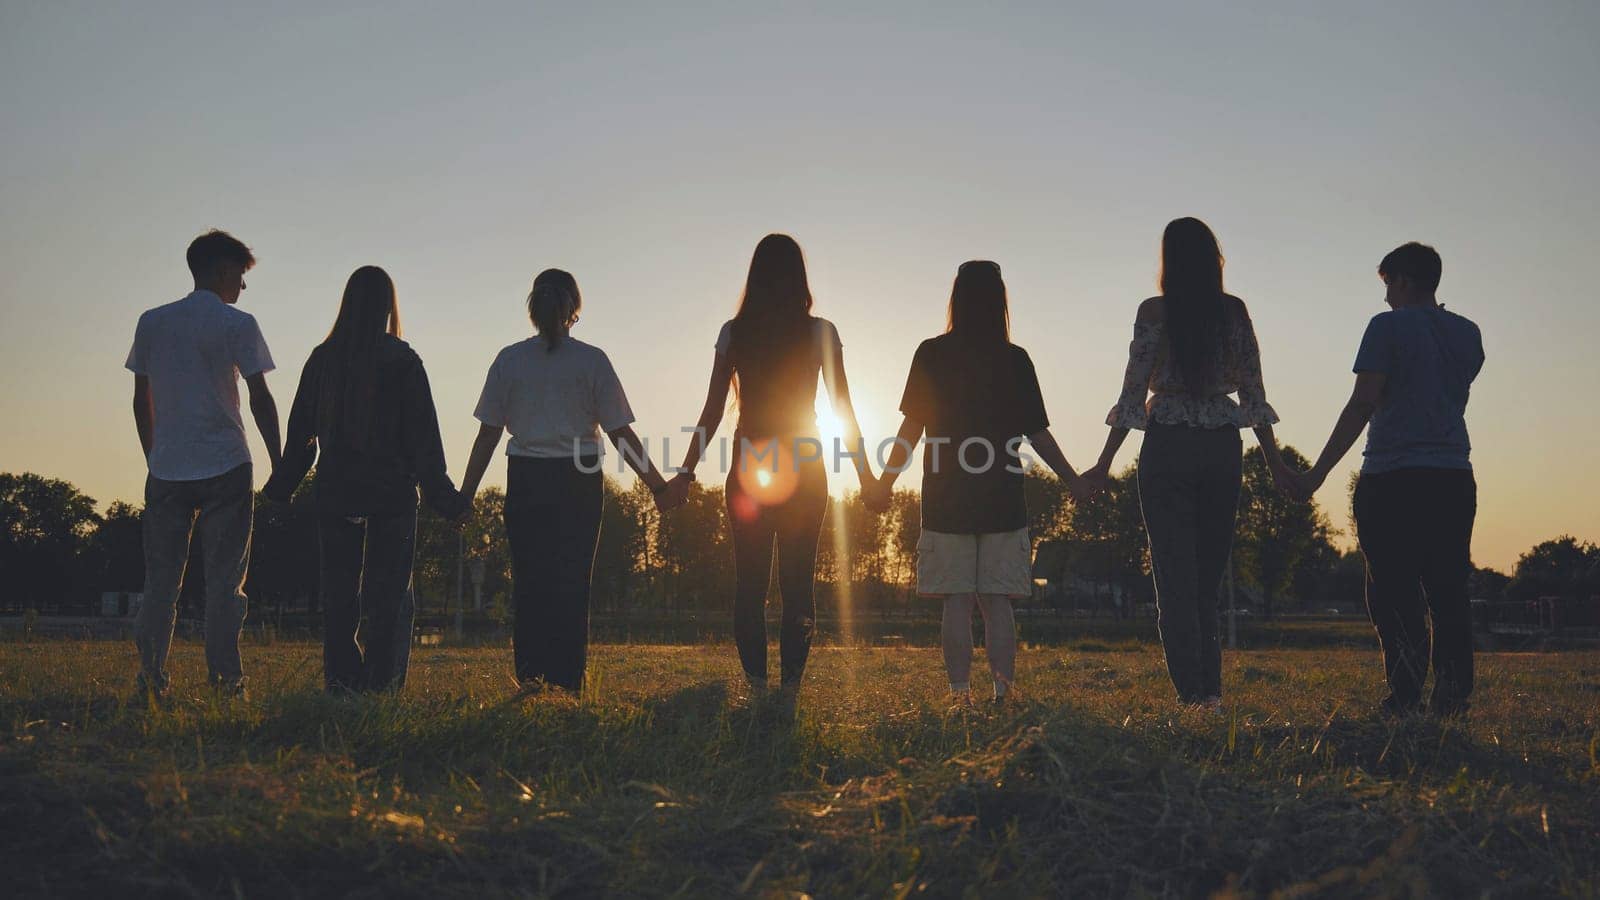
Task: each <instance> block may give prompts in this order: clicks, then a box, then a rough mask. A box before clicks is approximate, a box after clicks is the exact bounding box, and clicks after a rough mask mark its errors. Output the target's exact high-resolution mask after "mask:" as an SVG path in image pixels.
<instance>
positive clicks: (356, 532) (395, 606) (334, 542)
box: [317, 509, 417, 691]
mask: <svg viewBox="0 0 1600 900" xmlns="http://www.w3.org/2000/svg"><path fill="white" fill-rule="evenodd" d="M317 537H318V544H319V549H320V552H321V560H322V570H321V582H322V677H323V683H324V684H325V685H326V686H327V688H328V690H330V691H332V690H352V691H363V690H374V691H382V690H390V689H394V690H398V689H399V688H401V687H403V686H404V685H405V683H406V668H407V666H408V665H409V663H410V661H411V626H412V619H413V615H414V612H415V608H416V604H415V600H414V598H413V595H412V592H411V563H412V560H413V558H414V557H415V555H416V549H417V511H416V510H415V509H412V510H411V511H410V512H409V513H403V514H401V515H385V516H362V517H359V518H350V517H346V516H341V515H337V514H334V513H327V512H323V513H319V514H318V517H317ZM363 617H365V619H366V624H365V626H363V625H362V622H361V620H362V618H363Z"/></svg>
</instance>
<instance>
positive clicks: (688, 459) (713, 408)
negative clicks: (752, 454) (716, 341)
mask: <svg viewBox="0 0 1600 900" xmlns="http://www.w3.org/2000/svg"><path fill="white" fill-rule="evenodd" d="M732 383H733V361H732V360H730V359H728V358H727V357H726V356H724V355H723V354H721V353H718V354H717V355H716V358H715V359H714V360H713V361H712V363H711V383H710V384H709V385H707V386H706V403H705V406H703V407H701V409H700V421H699V422H697V423H695V439H694V440H692V441H690V442H689V450H688V452H687V453H685V454H684V456H683V465H682V466H680V468H681V469H683V470H685V471H688V472H691V473H692V472H693V471H694V469H695V466H698V465H700V459H701V457H703V456H704V455H705V450H706V446H707V445H709V444H710V443H711V438H712V437H714V436H716V433H717V428H718V427H719V426H720V425H722V413H723V410H725V409H727V406H728V387H729V385H731V384H732Z"/></svg>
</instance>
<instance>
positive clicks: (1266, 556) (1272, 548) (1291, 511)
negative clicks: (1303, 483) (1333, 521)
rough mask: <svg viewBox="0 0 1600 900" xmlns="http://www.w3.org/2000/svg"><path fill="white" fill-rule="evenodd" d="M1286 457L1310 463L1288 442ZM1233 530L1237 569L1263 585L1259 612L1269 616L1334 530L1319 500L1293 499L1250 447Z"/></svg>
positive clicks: (1295, 464) (1303, 465) (1299, 465)
mask: <svg viewBox="0 0 1600 900" xmlns="http://www.w3.org/2000/svg"><path fill="white" fill-rule="evenodd" d="M1283 458H1284V461H1285V462H1287V463H1288V464H1289V466H1290V467H1291V468H1294V469H1296V470H1305V469H1308V468H1310V463H1309V462H1308V461H1307V460H1306V458H1305V457H1304V456H1302V455H1301V454H1300V451H1298V450H1296V449H1294V448H1293V447H1290V446H1288V445H1287V444H1286V445H1284V447H1283ZM1235 534H1236V537H1235V539H1234V561H1235V567H1236V571H1237V572H1238V573H1239V576H1240V577H1241V578H1242V579H1243V580H1244V581H1246V582H1247V583H1249V584H1253V585H1255V586H1256V587H1257V588H1259V589H1260V590H1261V606H1262V610H1261V612H1262V615H1264V616H1266V617H1267V618H1269V619H1270V618H1272V615H1273V613H1274V611H1275V610H1274V607H1275V600H1276V598H1277V597H1278V596H1279V595H1281V594H1282V593H1283V592H1284V591H1285V590H1287V589H1288V588H1289V587H1290V586H1291V584H1292V583H1293V578H1294V575H1295V572H1296V570H1297V569H1299V568H1300V566H1301V564H1302V562H1303V561H1304V560H1305V559H1306V555H1307V554H1308V553H1313V552H1315V550H1316V548H1318V547H1321V546H1323V545H1324V544H1328V545H1329V546H1331V541H1330V536H1331V534H1332V531H1331V529H1330V526H1329V525H1328V519H1327V516H1325V515H1323V514H1322V513H1321V512H1320V511H1319V510H1318V509H1317V506H1316V501H1314V500H1307V501H1300V500H1295V499H1294V498H1292V497H1290V496H1289V495H1287V494H1285V493H1283V492H1281V491H1279V490H1278V489H1277V487H1276V486H1274V485H1273V483H1272V474H1271V472H1270V471H1269V470H1268V468H1267V463H1266V459H1265V457H1263V456H1262V454H1261V448H1260V447H1251V448H1250V449H1249V450H1248V451H1246V452H1245V455H1244V485H1243V488H1242V490H1241V492H1240V495H1239V519H1238V527H1237V530H1236V532H1235Z"/></svg>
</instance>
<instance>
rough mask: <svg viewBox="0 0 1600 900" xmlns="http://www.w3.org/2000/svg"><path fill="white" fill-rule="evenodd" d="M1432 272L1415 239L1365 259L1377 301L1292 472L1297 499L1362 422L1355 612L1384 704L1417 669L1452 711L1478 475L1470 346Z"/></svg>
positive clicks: (1465, 625) (1468, 686)
mask: <svg viewBox="0 0 1600 900" xmlns="http://www.w3.org/2000/svg"><path fill="white" fill-rule="evenodd" d="M1443 271H1444V263H1443V261H1442V260H1441V259H1440V257H1439V253H1438V251H1437V250H1435V249H1433V248H1432V247H1429V246H1427V245H1426V244H1420V243H1417V242H1415V241H1412V242H1410V243H1406V244H1402V245H1401V246H1399V247H1396V248H1395V249H1394V250H1393V251H1391V252H1390V253H1389V254H1388V255H1386V256H1384V258H1383V261H1382V262H1380V263H1379V264H1378V277H1379V278H1381V279H1382V280H1383V284H1384V296H1383V299H1384V302H1385V303H1387V304H1388V305H1389V310H1390V311H1389V312H1385V313H1380V314H1379V315H1376V316H1373V317H1372V320H1371V321H1370V322H1368V323H1367V330H1366V333H1365V334H1364V335H1363V336H1362V338H1361V349H1360V350H1358V351H1357V352H1356V360H1355V364H1354V365H1353V366H1352V368H1353V369H1354V371H1355V374H1356V383H1355V387H1354V388H1353V389H1352V390H1351V392H1350V400H1349V402H1347V403H1346V404H1345V408H1344V410H1343V411H1342V412H1341V413H1340V414H1339V418H1338V420H1337V421H1336V422H1335V423H1334V426H1333V432H1332V433H1331V434H1330V435H1329V436H1328V442H1327V444H1326V446H1324V447H1323V449H1322V453H1321V454H1320V455H1319V456H1318V457H1317V461H1316V464H1315V465H1313V466H1312V467H1311V470H1310V471H1309V472H1307V473H1306V474H1305V475H1303V476H1300V477H1299V478H1298V479H1297V481H1298V490H1297V491H1296V493H1297V494H1298V495H1299V496H1300V497H1301V498H1302V499H1306V498H1309V497H1310V496H1311V494H1312V493H1314V492H1315V491H1316V490H1317V488H1319V487H1321V486H1322V484H1323V482H1324V481H1326V480H1327V477H1328V474H1329V473H1330V472H1331V471H1332V470H1333V467H1334V466H1335V465H1337V464H1338V462H1339V460H1340V459H1341V458H1342V457H1343V456H1344V454H1345V453H1346V452H1348V451H1349V449H1350V447H1351V446H1352V445H1353V444H1354V443H1355V441H1356V438H1357V437H1359V436H1360V434H1361V430H1362V429H1363V428H1366V429H1367V449H1366V453H1365V456H1366V458H1365V460H1363V462H1362V465H1361V475H1360V477H1359V478H1358V479H1357V480H1356V485H1355V490H1354V492H1353V494H1352V496H1351V498H1350V499H1351V502H1350V507H1351V513H1352V516H1353V517H1354V519H1355V525H1356V541H1357V543H1358V544H1359V545H1360V547H1361V553H1362V556H1363V557H1364V558H1365V559H1366V564H1367V590H1366V593H1367V612H1368V614H1369V615H1371V617H1372V624H1373V626H1374V628H1375V629H1376V630H1377V632H1378V642H1379V643H1380V644H1381V645H1382V647H1383V663H1384V674H1385V676H1386V678H1387V680H1388V682H1389V696H1388V697H1387V698H1385V699H1384V700H1383V702H1382V703H1381V704H1380V709H1381V710H1382V711H1383V712H1384V713H1386V714H1404V713H1409V712H1411V711H1413V710H1415V709H1417V708H1419V707H1420V706H1421V705H1422V701H1423V687H1424V684H1425V682H1426V681H1427V677H1428V670H1429V669H1430V668H1432V669H1433V676H1434V677H1433V690H1432V693H1431V697H1430V698H1429V699H1428V706H1429V709H1430V710H1432V711H1433V712H1435V713H1439V714H1443V715H1454V714H1457V713H1461V712H1464V711H1465V710H1466V709H1467V706H1468V703H1469V698H1470V697H1471V695H1472V687H1473V677H1474V675H1473V660H1472V610H1471V604H1470V603H1469V601H1468V598H1467V590H1468V589H1467V579H1468V577H1469V576H1470V575H1471V572H1472V529H1473V525H1474V522H1475V521H1476V519H1477V511H1478V484H1477V480H1476V479H1475V477H1474V476H1473V472H1472V462H1471V458H1470V457H1471V451H1472V446H1471V443H1470V442H1469V440H1468V438H1467V425H1466V410H1467V398H1468V395H1469V394H1470V392H1471V388H1472V382H1473V379H1474V378H1476V377H1477V375H1478V372H1479V370H1481V369H1482V368H1483V362H1484V353H1483V341H1482V337H1481V335H1480V334H1479V332H1478V326H1477V325H1475V324H1473V323H1472V322H1471V321H1470V320H1468V319H1466V318H1463V317H1462V316H1458V315H1456V314H1455V313H1452V312H1447V311H1446V310H1445V309H1444V308H1443V307H1442V306H1440V305H1439V301H1438V297H1437V292H1438V288H1439V279H1440V277H1441V275H1442V274H1443ZM1430 632H1431V633H1430Z"/></svg>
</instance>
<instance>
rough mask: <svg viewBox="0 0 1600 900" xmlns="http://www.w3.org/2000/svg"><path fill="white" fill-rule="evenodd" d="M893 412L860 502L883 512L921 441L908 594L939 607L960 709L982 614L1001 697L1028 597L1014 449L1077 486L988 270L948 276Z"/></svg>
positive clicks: (975, 265)
mask: <svg viewBox="0 0 1600 900" xmlns="http://www.w3.org/2000/svg"><path fill="white" fill-rule="evenodd" d="M900 411H901V413H903V414H904V416H905V418H904V420H903V421H902V422H901V424H900V431H899V434H898V436H897V437H896V439H895V444H894V449H893V450H892V451H891V452H890V454H889V459H888V460H887V461H886V462H885V464H884V473H883V476H882V477H881V478H880V479H879V480H878V481H877V482H875V483H874V484H873V485H871V486H870V487H868V488H864V490H865V492H866V501H867V505H868V507H869V508H871V509H875V510H882V509H887V508H888V506H889V499H890V495H891V493H892V492H893V490H894V480H895V477H896V476H897V475H898V474H899V473H900V472H901V471H904V469H905V468H906V463H907V462H908V461H909V460H910V458H911V451H912V449H913V448H914V447H915V445H916V443H917V442H918V441H919V440H922V439H923V437H924V435H925V434H926V444H925V446H924V448H923V474H922V536H921V537H920V538H919V539H918V540H917V593H918V594H920V595H922V596H924V597H937V598H941V599H942V600H943V601H944V624H943V629H942V630H943V644H944V661H945V668H946V670H947V672H948V674H949V676H950V690H951V691H952V692H953V693H955V695H956V696H957V698H958V700H960V701H962V702H967V701H969V700H970V698H971V671H972V612H973V608H974V607H977V608H978V609H979V610H981V611H982V614H983V620H984V649H985V651H986V652H987V655H988V657H989V670H990V672H991V673H993V675H994V697H995V699H996V701H999V700H1002V699H1004V698H1005V696H1006V695H1007V692H1008V691H1009V690H1010V687H1011V684H1012V682H1013V681H1015V679H1016V657H1017V630H1016V621H1015V619H1014V618H1013V617H1012V613H1011V601H1012V600H1015V599H1018V598H1022V597H1027V596H1030V595H1031V594H1032V590H1033V579H1032V572H1031V568H1032V566H1031V563H1032V558H1033V546H1032V541H1031V540H1030V538H1029V535H1028V508H1027V503H1026V502H1025V501H1024V499H1023V491H1022V486H1023V469H1024V462H1023V459H1022V456H1021V452H1020V451H1021V446H1022V443H1023V441H1024V440H1026V441H1027V442H1029V443H1030V444H1032V446H1033V447H1034V449H1035V450H1036V451H1037V452H1038V454H1039V456H1040V457H1041V458H1042V459H1043V460H1044V461H1045V462H1046V463H1048V464H1049V465H1050V468H1052V469H1054V470H1055V471H1056V473H1057V474H1059V475H1060V476H1061V477H1062V479H1064V480H1065V481H1066V482H1067V487H1068V489H1069V490H1071V491H1072V492H1073V493H1074V495H1076V494H1077V493H1078V492H1079V491H1081V490H1083V489H1084V488H1085V487H1086V486H1085V485H1083V484H1082V483H1081V482H1080V480H1079V478H1078V475H1077V473H1076V472H1074V471H1073V469H1072V466H1071V465H1069V464H1068V463H1067V460H1066V457H1065V456H1064V455H1063V454H1062V453H1061V448H1060V447H1059V446H1057V445H1056V442H1055V438H1053V437H1052V436H1051V435H1050V428H1049V426H1050V421H1049V419H1048V418H1047V417H1046V416H1045V411H1044V399H1043V397H1042V396H1041V395H1040V392H1039V379H1038V377H1037V376H1036V375H1035V374H1034V369H1033V361H1032V360H1031V359H1029V357H1028V352H1027V351H1026V350H1023V349H1022V348H1021V347H1018V346H1016V345H1015V344H1013V343H1011V338H1010V313H1009V311H1008V309H1007V302H1006V286H1005V281H1004V280H1002V278H1001V277H1000V267H999V266H998V265H996V264H995V263H992V262H988V261H984V260H978V261H973V262H968V263H964V264H962V266H961V268H960V269H959V270H957V272H956V280H955V285H954V286H953V287H952V288H951V291H950V306H949V323H948V326H947V328H946V330H945V333H944V334H941V335H939V336H938V337H933V338H929V339H928V340H926V341H923V342H922V345H921V346H920V347H918V348H917V353H916V356H915V357H914V358H913V359H912V362H911V372H910V374H909V375H908V376H907V377H906V389H905V394H904V395H903V397H902V399H901V401H900Z"/></svg>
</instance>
